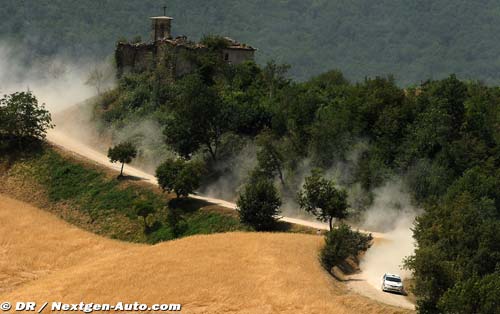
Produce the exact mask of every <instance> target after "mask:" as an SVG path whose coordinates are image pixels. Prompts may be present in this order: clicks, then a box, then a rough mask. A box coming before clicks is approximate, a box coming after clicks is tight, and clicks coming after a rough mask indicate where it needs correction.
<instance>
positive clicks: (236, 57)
mask: <svg viewBox="0 0 500 314" xmlns="http://www.w3.org/2000/svg"><path fill="white" fill-rule="evenodd" d="M222 57H223V58H224V61H226V62H228V63H230V64H240V63H243V62H245V61H248V60H253V59H254V51H253V50H247V49H234V48H232V49H222Z"/></svg>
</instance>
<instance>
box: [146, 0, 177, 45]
mask: <svg viewBox="0 0 500 314" xmlns="http://www.w3.org/2000/svg"><path fill="white" fill-rule="evenodd" d="M172 20H173V18H171V17H169V16H167V7H163V16H155V17H151V22H152V23H151V30H152V32H151V35H152V39H153V41H158V40H162V39H171V38H172V33H171V31H172Z"/></svg>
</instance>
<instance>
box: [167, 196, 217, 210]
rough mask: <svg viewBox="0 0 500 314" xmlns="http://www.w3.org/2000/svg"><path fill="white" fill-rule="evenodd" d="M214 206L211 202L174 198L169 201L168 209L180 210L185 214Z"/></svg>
mask: <svg viewBox="0 0 500 314" xmlns="http://www.w3.org/2000/svg"><path fill="white" fill-rule="evenodd" d="M210 205H213V204H212V203H210V202H207V201H204V200H199V199H194V198H184V197H181V198H173V199H171V200H170V201H168V207H170V208H174V209H179V210H181V211H182V212H183V213H186V214H187V213H194V212H196V211H197V210H199V209H200V208H202V207H206V206H210Z"/></svg>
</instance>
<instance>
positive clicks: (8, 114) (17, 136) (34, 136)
mask: <svg viewBox="0 0 500 314" xmlns="http://www.w3.org/2000/svg"><path fill="white" fill-rule="evenodd" d="M51 121H52V120H51V117H50V113H49V112H48V111H47V110H46V109H45V107H44V105H43V104H42V105H39V104H38V100H37V99H36V97H35V96H33V94H32V93H31V92H20V93H13V94H11V95H6V96H4V97H3V98H1V99H0V143H2V142H4V145H7V144H16V145H23V144H25V143H29V142H33V141H37V140H43V139H45V135H46V133H47V130H48V129H51V128H53V127H54V126H53V125H52V124H51Z"/></svg>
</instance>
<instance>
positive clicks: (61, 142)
mask: <svg viewBox="0 0 500 314" xmlns="http://www.w3.org/2000/svg"><path fill="white" fill-rule="evenodd" d="M48 140H49V141H50V142H51V143H53V144H54V145H56V146H60V147H62V148H64V149H66V150H69V151H71V152H73V153H75V154H78V155H80V156H83V157H86V158H88V159H90V160H93V161H94V162H96V163H98V164H100V165H103V166H106V167H109V168H112V169H114V170H117V171H120V165H119V164H113V163H111V162H109V160H108V158H107V157H106V155H105V154H103V153H101V152H99V151H97V150H95V149H93V148H92V147H89V146H87V145H85V144H82V143H80V142H79V141H78V140H77V139H74V138H71V137H70V136H68V135H67V134H65V133H64V132H61V131H58V130H51V131H50V132H49V134H48ZM124 173H125V174H126V175H130V176H134V177H139V178H142V179H143V180H144V181H146V182H149V183H151V184H158V182H157V180H156V178H155V176H154V175H151V174H149V173H146V172H144V171H142V170H140V169H136V168H134V167H131V166H128V165H127V166H126V167H125V169H124ZM190 197H192V198H196V199H200V200H204V201H207V202H210V203H213V204H217V205H220V206H224V207H227V208H231V209H235V208H236V204H234V203H231V202H227V201H224V200H220V199H215V198H211V197H205V196H200V195H190ZM281 220H282V221H286V222H289V223H293V224H297V225H302V226H307V227H312V228H316V229H321V230H328V225H327V224H326V223H321V222H317V221H308V220H304V219H298V218H293V217H282V218H281ZM372 234H373V236H374V237H376V238H378V239H381V238H386V235H385V234H382V233H373V232H372ZM391 241H394V239H388V241H378V242H377V244H375V245H374V247H372V248H371V249H370V250H369V252H370V251H377V250H380V249H383V248H384V247H387V246H390V243H391ZM366 266H368V265H366V264H365V265H363V263H362V264H361V270H362V271H361V272H360V273H359V274H356V275H355V276H352V277H351V280H350V281H349V282H348V283H347V285H348V287H349V288H350V289H351V290H352V291H355V292H357V293H359V294H362V295H364V296H367V297H369V298H372V299H375V300H377V301H379V302H382V303H386V304H390V305H395V306H399V307H402V308H406V309H414V308H415V307H414V305H413V304H412V303H411V302H409V301H408V300H407V299H406V298H405V297H404V296H400V295H394V294H389V293H383V292H382V291H380V287H377V286H376V284H375V282H376V281H375V280H374V277H378V276H379V275H380V276H382V274H383V273H384V272H386V271H389V270H387V269H385V268H384V267H385V266H384V265H377V267H378V266H381V267H382V268H384V269H377V271H375V272H374V271H373V270H370V271H363V270H364V268H365V267H366Z"/></svg>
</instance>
